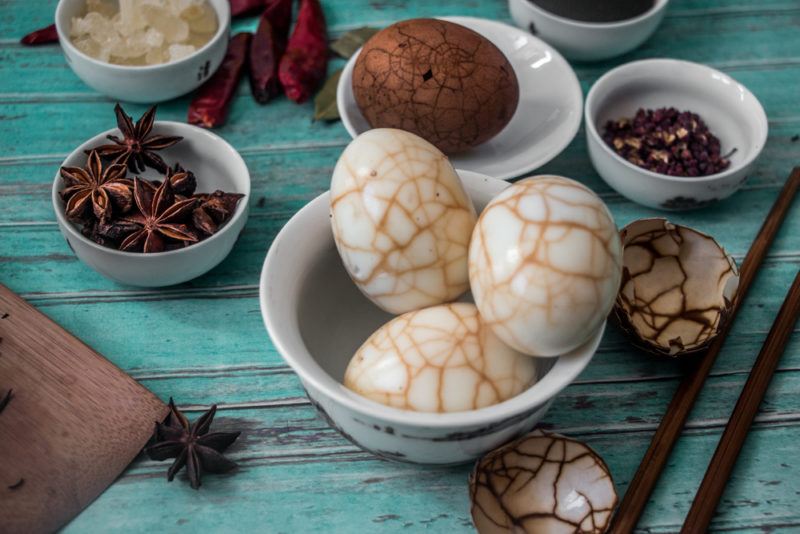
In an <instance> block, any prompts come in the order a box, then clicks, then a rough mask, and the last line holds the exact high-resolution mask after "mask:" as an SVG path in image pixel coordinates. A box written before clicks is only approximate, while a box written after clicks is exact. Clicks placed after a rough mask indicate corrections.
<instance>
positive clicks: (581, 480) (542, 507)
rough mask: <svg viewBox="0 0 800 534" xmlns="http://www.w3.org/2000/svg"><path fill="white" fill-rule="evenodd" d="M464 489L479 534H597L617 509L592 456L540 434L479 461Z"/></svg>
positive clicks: (576, 444)
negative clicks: (466, 487)
mask: <svg viewBox="0 0 800 534" xmlns="http://www.w3.org/2000/svg"><path fill="white" fill-rule="evenodd" d="M469 488H470V498H471V501H472V520H473V522H474V523H475V527H476V528H477V529H478V532H479V533H480V534H503V533H513V534H520V533H548V534H551V533H552V534H555V533H563V534H571V533H575V534H602V533H604V532H606V531H607V530H608V527H609V523H610V521H611V514H612V512H613V511H614V507H615V506H616V505H617V492H616V490H615V489H614V481H613V480H612V478H611V472H610V471H609V469H608V466H607V465H606V464H605V462H604V461H603V459H602V458H600V456H599V455H598V454H597V453H596V452H594V451H593V450H592V449H591V448H589V447H588V446H587V445H585V444H583V443H581V442H580V441H577V440H574V439H571V438H568V437H566V436H562V435H559V434H551V433H547V432H543V431H541V430H536V431H534V432H532V433H531V434H528V435H527V436H525V437H523V438H520V439H518V440H516V441H513V442H511V443H509V444H507V445H504V446H503V447H500V448H499V449H496V450H494V451H492V452H490V453H489V454H487V455H486V456H484V457H483V458H481V459H480V460H479V461H478V463H477V464H476V465H475V469H474V470H473V472H472V474H471V475H470V479H469Z"/></svg>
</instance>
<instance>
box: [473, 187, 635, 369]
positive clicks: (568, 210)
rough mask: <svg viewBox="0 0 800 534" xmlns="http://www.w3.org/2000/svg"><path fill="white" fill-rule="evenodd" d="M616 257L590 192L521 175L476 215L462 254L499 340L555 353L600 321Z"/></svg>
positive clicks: (612, 292)
mask: <svg viewBox="0 0 800 534" xmlns="http://www.w3.org/2000/svg"><path fill="white" fill-rule="evenodd" d="M621 254H622V252H621V244H620V238H619V235H618V233H617V228H616V226H615V225H614V220H613V218H612V217H611V214H610V213H609V211H608V208H607V207H606V206H605V204H604V203H603V201H602V200H600V198H599V197H598V196H597V195H595V194H594V193H593V192H592V191H591V190H590V189H588V188H587V187H585V186H584V185H582V184H580V183H578V182H575V181H574V180H570V179H568V178H563V177H560V176H541V177H535V178H528V179H525V180H522V181H520V182H517V183H516V184H514V185H513V186H511V187H509V188H508V189H506V190H505V191H503V192H502V193H500V195H498V196H497V197H495V198H494V199H493V200H492V201H491V202H490V203H489V205H488V206H487V207H486V209H485V210H484V211H483V213H481V216H480V218H479V220H478V223H477V225H476V226H475V231H474V233H473V236H472V243H471V245H470V253H469V262H470V263H469V274H470V285H471V288H472V294H473V296H474V297H475V303H476V304H477V306H478V309H479V310H480V312H481V315H482V316H483V318H484V320H485V321H486V322H487V324H489V325H490V326H491V328H492V330H493V331H494V332H495V334H497V335H498V336H499V337H500V339H502V340H503V341H505V342H506V343H507V344H509V345H511V346H512V347H514V348H515V349H517V350H519V351H521V352H524V353H526V354H533V355H537V356H557V355H559V354H563V353H565V352H567V351H570V350H572V349H574V348H576V347H578V346H580V345H581V344H582V343H584V342H585V341H586V340H587V339H588V338H589V337H590V336H591V335H592V334H593V333H594V332H595V331H596V330H597V329H598V328H599V327H600V325H601V324H602V323H603V321H604V320H605V318H606V316H607V315H608V313H609V311H610V310H611V306H612V305H613V303H614V299H615V297H616V294H617V291H618V289H619V284H620V277H621V272H622V271H621Z"/></svg>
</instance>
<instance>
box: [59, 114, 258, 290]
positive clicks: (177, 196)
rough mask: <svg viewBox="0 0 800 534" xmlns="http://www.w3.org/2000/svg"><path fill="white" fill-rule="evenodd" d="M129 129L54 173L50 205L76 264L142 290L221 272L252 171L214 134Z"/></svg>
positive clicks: (120, 118) (91, 145)
mask: <svg viewBox="0 0 800 534" xmlns="http://www.w3.org/2000/svg"><path fill="white" fill-rule="evenodd" d="M155 111H156V109H155V107H153V108H150V110H149V111H147V112H146V113H145V114H144V115H142V117H141V118H139V120H138V121H136V122H134V121H133V119H132V118H131V117H130V116H128V115H127V114H126V113H125V111H124V110H123V109H122V107H120V106H119V104H117V106H116V108H115V112H116V117H117V125H118V127H117V128H115V129H113V130H109V131H107V132H103V133H101V134H98V135H96V136H94V137H92V138H91V139H89V140H88V141H86V142H85V143H83V144H82V145H81V146H79V147H78V148H76V149H75V150H74V151H73V152H72V153H71V154H70V155H69V156H68V157H67V159H65V160H64V162H63V163H62V165H61V168H60V169H59V170H58V172H57V173H56V177H55V181H54V183H53V190H52V199H53V207H54V209H55V214H56V219H57V221H58V226H59V228H60V230H61V233H62V235H63V236H64V238H65V239H66V240H67V243H68V244H69V246H70V248H71V249H72V250H73V251H74V252H75V255H77V256H78V258H79V259H80V260H81V261H83V262H84V263H86V264H87V265H89V266H90V267H91V268H92V269H94V270H95V271H97V272H99V273H100V274H102V275H103V276H105V277H107V278H110V279H112V280H114V281H117V282H120V283H123V284H127V285H133V286H141V287H158V286H167V285H173V284H179V283H181V282H186V281H187V280H191V279H192V278H195V277H197V276H200V275H202V274H204V273H206V272H207V271H209V270H210V269H212V268H213V267H215V266H216V265H217V264H219V263H220V262H221V261H222V260H223V259H225V257H226V256H227V255H228V253H229V252H230V251H231V249H232V248H233V245H234V243H235V242H236V240H237V238H238V236H239V234H240V233H241V231H242V229H243V228H244V225H245V222H246V221H247V215H248V205H247V197H248V196H249V194H250V173H249V172H248V170H247V166H246V165H245V163H244V160H243V159H242V157H241V156H240V155H239V153H238V152H236V150H235V149H234V148H233V147H232V146H231V145H229V144H228V143H227V142H226V141H225V140H223V139H222V138H221V137H219V136H217V135H214V134H213V133H211V132H209V131H207V130H204V129H202V128H198V127H196V126H191V125H189V124H184V123H179V122H168V121H159V122H155Z"/></svg>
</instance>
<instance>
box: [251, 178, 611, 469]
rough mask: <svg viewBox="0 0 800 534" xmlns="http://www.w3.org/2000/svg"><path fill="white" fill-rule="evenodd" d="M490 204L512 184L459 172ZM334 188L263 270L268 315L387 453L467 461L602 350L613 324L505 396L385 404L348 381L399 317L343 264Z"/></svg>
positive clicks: (333, 403) (340, 425)
mask: <svg viewBox="0 0 800 534" xmlns="http://www.w3.org/2000/svg"><path fill="white" fill-rule="evenodd" d="M457 172H458V174H459V176H460V177H461V179H462V181H463V183H464V186H465V187H466V189H467V192H468V193H469V194H470V196H471V197H472V200H473V202H474V203H475V207H476V209H478V210H482V209H483V208H484V207H485V205H486V204H487V203H488V202H489V200H490V199H491V198H493V197H494V196H495V195H496V194H497V193H499V192H500V191H502V190H503V189H504V188H506V187H508V184H507V183H505V182H502V181H500V180H495V179H493V178H489V177H487V176H483V175H480V174H477V173H472V172H468V171H457ZM329 213H330V195H329V193H324V194H322V195H320V196H318V197H317V198H315V199H314V200H312V201H311V202H309V203H308V204H307V205H306V206H305V207H304V208H303V209H301V210H300V211H299V212H297V214H295V216H294V217H292V219H291V220H290V221H289V222H288V223H287V224H286V226H284V228H283V229H282V230H281V232H280V233H279V234H278V236H277V237H276V238H275V241H274V242H273V244H272V246H271V247H270V250H269V253H268V254H267V258H266V260H265V262H264V268H263V270H262V271H261V283H260V286H259V300H260V304H261V314H262V315H263V317H264V323H265V325H266V327H267V331H268V332H269V335H270V337H271V338H272V342H273V344H274V345H275V347H276V348H277V350H278V352H280V354H281V356H283V359H284V360H286V363H288V364H289V365H290V366H291V367H292V369H293V370H294V372H295V373H297V375H298V376H299V378H300V381H301V382H302V384H303V386H304V387H305V389H306V393H307V395H308V397H309V399H310V400H311V402H312V403H313V404H314V405H315V406H316V407H317V409H318V410H319V411H320V412H321V413H322V414H323V415H324V416H325V417H326V419H327V420H328V422H329V423H330V424H331V426H333V427H334V428H336V429H337V430H339V431H340V432H341V433H342V434H343V435H344V436H345V437H346V438H348V439H349V440H350V441H352V442H353V443H355V444H356V445H358V446H359V447H361V448H363V449H365V450H368V451H370V452H373V453H375V454H377V455H379V456H381V457H385V458H389V459H392V460H400V461H407V462H414V463H422V464H459V463H463V462H467V461H470V460H472V459H474V458H475V457H477V456H479V455H481V454H483V453H485V452H487V451H489V450H491V449H493V448H495V447H497V446H498V445H500V444H502V443H505V442H507V441H508V440H510V439H512V438H514V437H516V436H518V435H520V434H521V433H524V432H527V431H528V430H530V429H531V428H532V427H533V426H534V425H535V424H536V423H537V422H538V421H539V420H540V419H541V418H542V417H543V416H544V414H545V412H546V411H547V409H548V408H549V407H550V404H551V402H552V400H553V398H554V397H555V395H556V394H557V393H558V392H559V391H561V390H562V389H563V388H565V387H566V386H567V385H569V384H570V383H571V382H572V381H573V380H574V379H575V378H576V377H577V376H578V375H579V374H580V373H581V371H583V369H584V368H585V367H586V365H588V363H589V361H590V360H591V359H592V356H593V355H594V353H595V351H596V349H597V346H598V344H599V343H600V338H601V337H602V335H603V329H604V327H605V324H604V325H603V327H601V328H600V329H599V330H598V332H597V333H596V334H595V335H594V336H593V337H592V339H590V340H589V341H588V342H586V343H585V344H584V345H583V346H581V347H580V348H578V349H576V350H574V351H572V352H570V353H568V354H565V355H563V356H560V357H558V358H539V359H538V360H537V365H538V369H537V371H538V376H539V381H538V382H536V383H535V384H534V385H533V386H531V387H530V388H528V389H527V390H526V391H524V392H523V393H521V394H519V395H517V396H516V397H513V398H511V399H509V400H507V401H505V402H502V403H500V404H495V405H493V406H489V407H486V408H481V409H479V410H472V411H465V412H455V413H441V414H440V413H421V412H414V411H408V410H400V409H397V408H392V407H389V406H385V405H383V404H379V403H377V402H374V401H372V400H369V399H367V398H365V397H362V396H360V395H358V394H356V393H354V392H353V391H350V390H349V389H347V388H345V387H344V386H343V385H342V383H341V381H342V379H343V377H344V371H345V368H346V367H347V364H348V362H349V361H350V358H351V357H352V355H353V354H354V353H355V351H356V349H358V347H359V346H360V345H361V344H362V343H363V342H364V341H365V340H366V339H367V337H369V335H370V334H372V332H374V331H375V330H376V329H377V328H378V327H379V326H381V325H382V324H384V323H386V322H387V321H388V320H389V319H391V315H389V314H387V313H385V312H383V311H381V310H380V309H379V308H377V307H376V306H375V305H374V304H372V303H371V302H370V301H369V300H368V299H367V298H366V297H364V295H363V294H362V293H361V292H360V291H359V290H358V289H357V288H356V286H355V284H353V282H352V280H351V279H350V277H349V276H348V275H347V272H346V271H345V270H344V267H343V266H342V262H341V259H340V258H339V255H338V253H337V251H336V245H335V244H334V241H333V234H332V232H331V225H330V218H329Z"/></svg>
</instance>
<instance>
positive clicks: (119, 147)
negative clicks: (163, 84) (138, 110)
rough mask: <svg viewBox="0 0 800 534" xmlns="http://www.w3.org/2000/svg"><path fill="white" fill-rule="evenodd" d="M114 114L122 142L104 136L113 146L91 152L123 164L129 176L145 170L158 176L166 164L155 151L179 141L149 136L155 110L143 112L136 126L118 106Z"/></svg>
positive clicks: (174, 138)
mask: <svg viewBox="0 0 800 534" xmlns="http://www.w3.org/2000/svg"><path fill="white" fill-rule="evenodd" d="M114 113H115V114H116V115H117V127H118V128H119V130H120V131H121V132H122V136H123V138H122V139H120V138H119V137H117V136H116V135H108V136H106V137H107V138H108V139H109V140H111V141H113V144H107V145H102V146H99V147H96V148H94V149H93V150H97V152H98V153H99V154H100V156H102V157H104V158H108V159H112V160H115V161H119V162H120V163H126V164H127V165H128V169H130V171H131V172H143V171H144V170H145V167H146V166H147V167H152V168H153V169H156V170H157V171H159V172H161V173H164V172H166V171H167V164H166V163H164V160H163V159H161V156H159V155H158V154H156V151H157V150H163V149H165V148H169V147H171V146H172V145H174V144H175V143H177V142H178V141H180V140H181V139H183V137H180V136H177V135H174V136H170V135H150V132H151V131H152V129H153V123H154V122H155V117H156V106H153V107H151V108H150V109H149V110H147V112H146V113H145V114H144V115H142V116H141V118H139V120H138V121H136V124H134V123H133V118H132V117H130V116H129V115H127V114H126V113H125V111H124V110H123V109H122V106H120V105H119V104H117V105H116V106H115V107H114ZM88 152H89V151H87V153H88Z"/></svg>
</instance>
